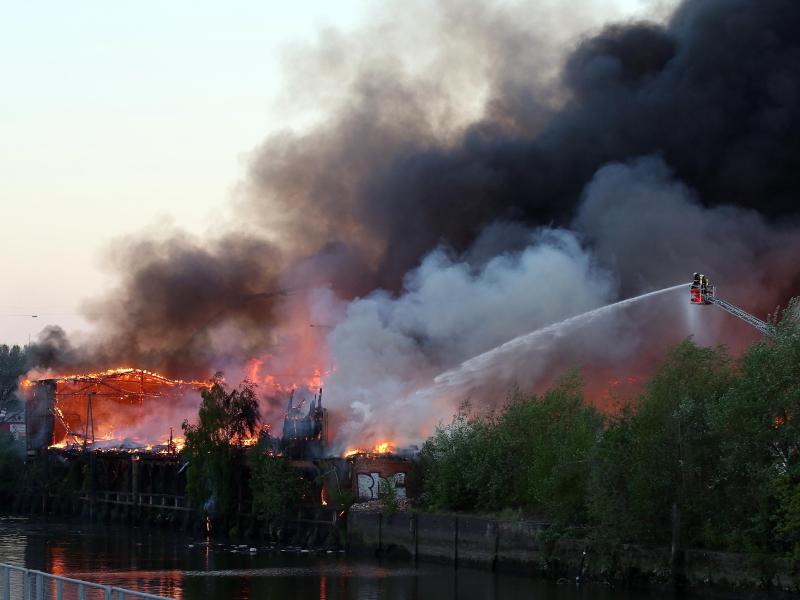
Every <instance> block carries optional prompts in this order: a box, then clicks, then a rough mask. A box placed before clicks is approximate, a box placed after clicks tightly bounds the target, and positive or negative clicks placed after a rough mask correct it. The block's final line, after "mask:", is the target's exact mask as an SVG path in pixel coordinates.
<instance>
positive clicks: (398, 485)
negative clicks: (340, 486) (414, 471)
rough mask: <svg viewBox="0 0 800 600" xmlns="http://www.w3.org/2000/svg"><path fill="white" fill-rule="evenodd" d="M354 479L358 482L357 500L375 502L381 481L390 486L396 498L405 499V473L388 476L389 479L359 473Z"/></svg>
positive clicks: (378, 474)
mask: <svg viewBox="0 0 800 600" xmlns="http://www.w3.org/2000/svg"><path fill="white" fill-rule="evenodd" d="M356 477H357V481H358V499H359V500H362V501H363V500H376V499H377V498H378V490H379V489H380V485H381V481H385V482H387V483H388V484H389V485H391V486H392V487H393V488H394V491H395V493H396V494H397V497H398V498H405V497H406V474H405V473H395V474H394V475H389V477H387V478H385V479H384V478H383V477H381V475H380V473H359V474H358V475H357V476H356Z"/></svg>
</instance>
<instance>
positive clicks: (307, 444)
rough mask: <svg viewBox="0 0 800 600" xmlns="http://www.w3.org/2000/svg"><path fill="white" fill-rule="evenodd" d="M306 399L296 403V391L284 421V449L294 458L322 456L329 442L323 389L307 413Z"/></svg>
mask: <svg viewBox="0 0 800 600" xmlns="http://www.w3.org/2000/svg"><path fill="white" fill-rule="evenodd" d="M304 402H305V401H304V400H301V401H300V404H298V405H296V406H295V404H294V391H293V392H292V393H291V394H290V395H289V405H288V406H287V408H286V417H285V419H284V421H283V440H282V443H283V450H284V452H285V453H286V454H287V455H288V456H291V457H293V458H299V457H303V458H321V457H322V456H323V455H324V451H325V445H326V444H327V443H328V411H327V410H326V409H324V408H322V389H321V388H320V390H319V394H315V395H314V399H313V400H312V402H311V405H310V406H309V407H308V411H307V413H306V414H303V404H304Z"/></svg>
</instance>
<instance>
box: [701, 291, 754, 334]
mask: <svg viewBox="0 0 800 600" xmlns="http://www.w3.org/2000/svg"><path fill="white" fill-rule="evenodd" d="M705 299H706V300H707V301H708V302H710V303H711V304H715V305H717V306H719V307H720V308H721V309H722V310H724V311H727V312H729V313H730V314H732V315H733V316H734V317H739V318H740V319H741V320H742V321H745V322H747V323H750V325H752V326H753V327H755V328H756V329H758V330H759V331H760V332H761V333H763V334H765V335H770V331H769V326H768V325H767V324H766V323H765V322H764V321H762V320H761V319H757V318H756V317H754V316H753V315H751V314H750V313H748V312H745V311H743V310H742V309H741V308H739V307H738V306H734V305H733V304H731V303H730V302H725V300H722V299H720V298H717V297H716V296H706V297H705Z"/></svg>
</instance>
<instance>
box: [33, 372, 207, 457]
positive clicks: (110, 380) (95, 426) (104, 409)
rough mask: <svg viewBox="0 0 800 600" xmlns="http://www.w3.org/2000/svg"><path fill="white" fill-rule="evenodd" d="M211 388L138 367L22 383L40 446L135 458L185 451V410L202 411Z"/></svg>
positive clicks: (203, 382) (34, 434) (205, 384)
mask: <svg viewBox="0 0 800 600" xmlns="http://www.w3.org/2000/svg"><path fill="white" fill-rule="evenodd" d="M210 385H211V383H210V382H209V381H183V380H180V379H170V378H168V377H165V376H164V375H161V374H159V373H156V372H154V371H148V370H145V369H136V368H133V367H120V368H114V369H108V370H105V371H97V372H91V373H81V374H71V375H60V376H57V377H47V378H39V379H25V380H24V381H23V382H22V388H23V389H24V390H25V391H26V394H27V395H28V397H29V398H28V402H29V413H30V415H29V416H30V418H29V421H31V422H32V431H31V432H30V434H32V435H33V436H36V437H43V438H44V439H41V440H40V443H43V444H46V445H49V446H51V447H56V448H72V447H87V446H89V445H90V444H91V447H92V448H93V449H114V450H122V451H131V452H133V451H142V450H144V451H153V452H177V451H179V450H180V449H181V448H182V447H183V438H182V437H176V436H175V435H174V430H175V428H176V427H178V426H179V425H180V423H181V418H182V416H183V415H182V414H180V412H181V409H182V408H184V409H185V408H186V407H193V408H194V410H195V411H196V409H197V405H198V404H199V391H200V390H202V389H204V388H207V387H209V386H210ZM48 414H51V415H52V417H53V418H52V420H48V419H47V418H46V415H48ZM43 415H44V416H45V418H44V419H42V418H41V417H42V416H43ZM37 417H40V418H38V419H37Z"/></svg>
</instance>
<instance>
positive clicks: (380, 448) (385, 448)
mask: <svg viewBox="0 0 800 600" xmlns="http://www.w3.org/2000/svg"><path fill="white" fill-rule="evenodd" d="M394 451H395V446H394V444H393V443H392V442H388V441H387V442H380V443H379V444H375V445H374V446H373V447H372V448H371V449H366V448H349V449H347V450H345V452H344V454H342V456H343V457H344V458H350V457H351V456H358V455H361V454H364V455H380V454H393V453H394Z"/></svg>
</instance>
